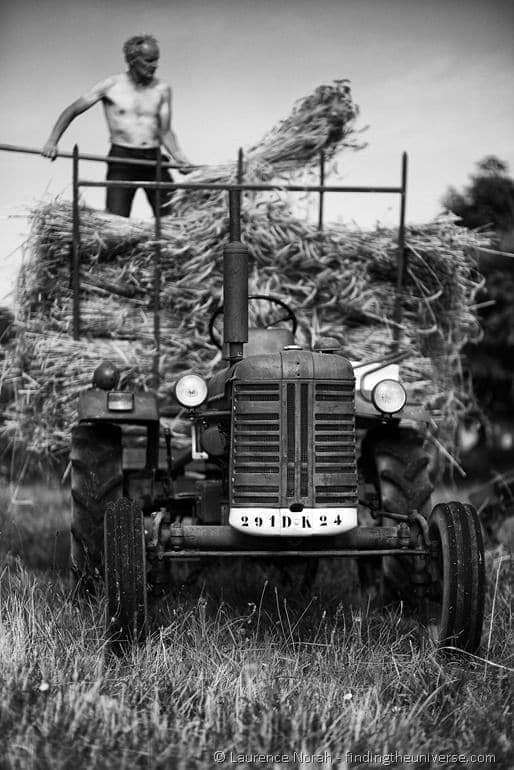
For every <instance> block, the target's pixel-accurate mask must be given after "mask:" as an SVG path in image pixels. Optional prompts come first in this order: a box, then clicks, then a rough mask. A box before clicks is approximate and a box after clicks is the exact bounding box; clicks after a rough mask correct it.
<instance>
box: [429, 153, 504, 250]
mask: <svg viewBox="0 0 514 770" xmlns="http://www.w3.org/2000/svg"><path fill="white" fill-rule="evenodd" d="M507 171H508V166H507V164H506V163H505V162H504V161H502V160H500V159H499V158H497V157H496V156H495V155H488V156H487V157H485V158H483V159H482V160H481V161H480V162H479V163H477V173H475V174H473V175H472V176H471V184H470V185H468V186H467V187H466V188H465V189H464V190H463V192H458V191H457V190H456V189H455V188H454V187H450V188H448V190H447V192H446V194H445V196H444V198H443V201H442V203H443V206H444V207H445V208H446V209H448V211H452V212H453V213H454V214H456V216H458V217H459V219H460V220H461V224H463V225H464V227H469V228H477V227H481V228H490V229H492V230H494V232H495V234H496V235H497V237H498V239H501V238H502V236H504V235H507V234H509V233H511V232H512V230H513V229H514V179H511V178H510V177H509V176H508V175H507Z"/></svg>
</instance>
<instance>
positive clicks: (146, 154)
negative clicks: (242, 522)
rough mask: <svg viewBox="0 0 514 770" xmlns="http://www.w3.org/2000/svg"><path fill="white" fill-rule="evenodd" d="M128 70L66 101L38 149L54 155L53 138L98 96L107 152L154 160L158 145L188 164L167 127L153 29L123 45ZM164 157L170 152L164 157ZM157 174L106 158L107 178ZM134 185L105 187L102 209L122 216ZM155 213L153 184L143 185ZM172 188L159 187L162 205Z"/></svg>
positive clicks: (167, 98) (165, 209)
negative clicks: (106, 131) (108, 139)
mask: <svg viewBox="0 0 514 770" xmlns="http://www.w3.org/2000/svg"><path fill="white" fill-rule="evenodd" d="M123 53H124V54H125V59H126V62H127V64H128V71H127V72H124V73H122V74H120V75H111V76H110V77H108V78H106V79H105V80H102V81H100V83H97V84H96V85H95V86H93V88H91V90H90V91H88V92H87V93H85V94H84V95H83V96H81V97H80V98H79V99H77V100H76V101H74V102H73V103H72V104H70V105H69V106H68V107H66V109H64V110H63V112H62V113H61V114H60V115H59V117H58V119H57V122H56V123H55V126H54V127H53V129H52V133H51V134H50V137H49V139H48V141H47V143H46V144H45V146H44V148H43V150H42V154H43V155H44V156H45V157H47V158H50V159H51V160H54V159H55V157H56V155H57V152H58V148H57V143H58V142H59V139H60V138H61V136H62V134H63V133H64V132H65V131H66V129H67V128H68V126H69V125H70V123H71V121H72V120H73V119H74V118H76V117H77V115H80V114H81V113H82V112H85V111H86V110H89V108H90V107H92V106H93V105H94V104H96V103H97V102H100V101H101V102H102V104H103V108H104V112H105V118H106V121H107V126H108V128H109V133H110V137H111V148H110V150H109V156H110V157H115V158H127V159H131V158H141V159H143V160H155V159H156V157H157V150H158V148H159V147H160V146H161V145H162V146H163V147H164V148H165V149H166V150H167V151H168V152H169V154H170V155H171V157H172V160H173V161H174V162H175V163H176V164H177V165H179V166H184V167H186V166H191V163H190V162H189V161H188V159H187V158H186V156H185V155H184V153H183V152H182V150H181V149H180V147H179V144H178V142H177V137H176V136H175V134H174V132H173V131H172V129H171V88H170V87H169V85H167V84H166V83H164V82H163V81H161V80H159V79H158V78H156V77H155V71H156V69H157V66H158V63H159V47H158V45H157V41H156V40H155V38H154V37H152V36H151V35H136V36H135V37H131V38H130V39H129V40H127V42H126V43H125V44H124V46H123ZM163 160H164V161H166V160H168V158H166V157H163ZM131 179H136V180H137V181H140V180H141V181H142V182H146V181H151V180H155V167H152V166H137V165H130V164H129V163H123V162H112V163H108V169H107V180H125V181H128V180H131ZM162 181H163V182H171V181H172V177H171V175H170V174H169V172H168V169H166V168H164V169H163V170H162ZM135 192H136V190H135V188H130V187H111V188H109V187H108V188H107V196H106V209H107V211H109V212H111V213H112V214H119V215H120V216H122V217H128V216H129V215H130V208H131V205H132V201H133V198H134V195H135ZM145 193H146V196H147V198H148V201H149V203H150V205H151V207H152V209H153V212H154V214H155V208H156V200H155V198H156V196H155V190H151V189H148V188H145ZM171 196H172V191H171V190H161V211H162V213H163V214H166V213H171V212H170V211H169V204H170V200H171Z"/></svg>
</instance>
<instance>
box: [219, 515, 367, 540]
mask: <svg viewBox="0 0 514 770" xmlns="http://www.w3.org/2000/svg"><path fill="white" fill-rule="evenodd" d="M229 523H230V524H231V526H233V527H234V528H235V529H238V530H239V531H240V532H247V533H248V534H253V535H282V536H285V537H298V536H300V537H301V536H309V535H334V534H338V533H341V532H345V531H346V530H348V529H353V527H356V526H357V510H356V508H321V509H312V508H311V509H310V510H307V511H306V510H303V511H301V512H292V511H289V510H288V509H286V510H285V511H284V510H281V509H277V508H273V509H270V508H268V509H267V510H262V509H258V508H253V509H248V508H232V509H231V511H230V518H229Z"/></svg>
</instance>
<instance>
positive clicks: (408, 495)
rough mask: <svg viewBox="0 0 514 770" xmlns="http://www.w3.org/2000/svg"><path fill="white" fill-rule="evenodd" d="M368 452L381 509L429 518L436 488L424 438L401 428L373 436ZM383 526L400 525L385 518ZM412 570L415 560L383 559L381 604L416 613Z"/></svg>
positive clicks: (406, 558) (368, 438)
mask: <svg viewBox="0 0 514 770" xmlns="http://www.w3.org/2000/svg"><path fill="white" fill-rule="evenodd" d="M365 449H366V453H367V457H368V463H370V464H371V467H372V475H373V480H374V484H375V487H376V489H377V492H378V497H379V503H380V507H381V509H382V510H383V511H386V512H387V511H391V513H400V514H403V515H408V514H409V513H412V511H414V510H417V511H418V512H419V513H420V514H421V515H422V516H424V517H425V518H427V517H428V515H429V513H430V511H431V509H432V506H431V495H432V491H433V484H432V482H431V479H430V463H431V458H430V456H429V454H428V453H427V451H426V450H425V448H424V439H423V437H422V436H421V435H420V434H419V433H417V432H416V431H414V430H411V429H401V428H400V429H397V430H394V431H391V432H389V433H381V434H378V435H376V436H375V437H374V436H373V434H371V435H370V436H368V437H366V439H365ZM382 523H383V524H384V525H386V526H390V525H394V524H397V523H398V522H397V521H396V522H395V521H394V520H393V519H388V518H387V514H386V516H385V517H384V518H383V519H382ZM413 570H414V567H413V558H412V557H409V556H384V557H382V559H381V573H382V574H381V586H380V595H381V603H382V604H389V603H391V602H397V601H403V602H404V604H405V605H406V607H407V608H408V609H415V605H414V604H413V602H414V594H413V592H412V583H411V577H412V575H413ZM368 580H369V578H368Z"/></svg>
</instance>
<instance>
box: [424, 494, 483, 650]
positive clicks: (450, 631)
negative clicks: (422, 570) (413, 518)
mask: <svg viewBox="0 0 514 770" xmlns="http://www.w3.org/2000/svg"><path fill="white" fill-rule="evenodd" d="M428 528H429V536H430V541H431V559H430V561H429V566H428V571H429V573H430V576H431V580H432V582H431V585H430V587H429V597H428V600H427V603H426V607H425V612H426V617H425V622H426V625H427V627H428V630H429V634H430V636H431V638H432V639H433V640H434V641H435V642H436V643H437V644H438V645H439V646H447V645H449V646H452V647H457V648H458V649H460V650H465V651H466V652H471V653H475V652H476V651H477V650H478V648H479V647H480V637H481V635H482V624H483V619H484V598H485V556H484V543H483V539H482V530H481V528H480V522H479V519H478V514H477V512H476V510H475V509H474V508H473V506H471V505H464V504H462V503H455V502H454V503H441V504H439V505H436V506H435V508H434V510H433V511H432V513H431V514H430V516H429V519H428Z"/></svg>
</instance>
